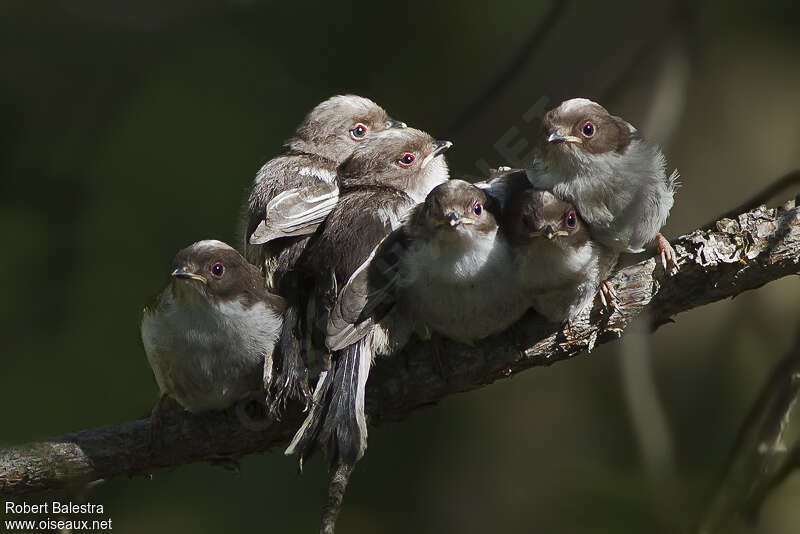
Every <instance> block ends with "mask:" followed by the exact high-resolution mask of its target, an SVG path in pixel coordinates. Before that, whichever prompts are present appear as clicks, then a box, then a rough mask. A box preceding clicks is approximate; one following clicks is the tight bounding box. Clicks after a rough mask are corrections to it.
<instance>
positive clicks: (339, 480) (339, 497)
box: [319, 462, 353, 534]
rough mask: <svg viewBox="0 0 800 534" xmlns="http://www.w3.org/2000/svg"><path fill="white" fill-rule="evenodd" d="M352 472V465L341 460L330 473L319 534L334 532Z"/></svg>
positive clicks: (332, 533) (331, 533)
mask: <svg viewBox="0 0 800 534" xmlns="http://www.w3.org/2000/svg"><path fill="white" fill-rule="evenodd" d="M352 473H353V466H352V465H351V464H347V463H343V462H339V463H338V464H336V466H335V468H334V470H333V472H332V473H331V480H330V482H329V483H328V502H327V503H326V504H325V509H324V510H323V511H322V525H321V526H320V529H319V532H320V534H334V531H335V529H336V518H337V517H339V511H340V510H341V509H342V501H343V500H344V493H345V491H346V490H347V483H348V482H349V481H350V475H351V474H352Z"/></svg>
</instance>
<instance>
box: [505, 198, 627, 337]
mask: <svg viewBox="0 0 800 534" xmlns="http://www.w3.org/2000/svg"><path fill="white" fill-rule="evenodd" d="M502 226H503V228H504V230H505V232H506V234H507V236H508V240H509V242H510V243H511V246H512V248H513V251H514V275H513V277H512V278H511V279H512V280H513V281H514V285H515V287H516V288H517V290H518V291H519V292H520V293H521V294H523V295H525V296H526V298H527V299H529V302H530V304H531V306H532V307H533V309H534V310H535V311H536V312H538V313H539V314H541V315H543V316H544V317H546V318H547V319H548V320H550V321H553V322H558V323H563V322H567V321H571V320H572V319H574V318H575V317H576V316H577V315H578V314H580V313H581V312H582V311H583V310H584V309H586V308H587V307H589V306H590V305H591V303H592V301H593V300H594V297H595V295H597V294H598V290H599V291H600V295H601V299H603V302H604V303H605V302H607V301H608V300H609V299H611V301H612V302H613V298H612V297H613V296H614V295H615V291H614V289H613V287H612V286H611V285H610V284H609V283H608V281H607V280H606V278H607V277H608V276H609V274H610V273H611V270H612V269H613V268H614V266H615V265H616V262H617V258H618V256H619V254H618V253H617V252H616V251H614V250H613V249H611V248H609V247H607V246H605V245H603V244H601V243H599V242H597V241H594V240H593V239H592V238H591V235H590V232H589V227H588V225H587V224H586V222H585V221H583V219H582V218H581V216H580V214H579V213H578V211H577V210H576V209H575V206H574V205H572V204H571V203H569V202H565V201H563V200H560V199H559V198H557V197H556V196H555V195H553V193H551V192H550V191H544V190H539V189H534V188H532V187H530V186H529V185H528V186H527V187H526V188H524V189H522V190H519V191H516V193H515V194H514V195H513V196H512V197H511V198H510V199H509V204H508V206H507V209H506V210H505V212H504V213H503V220H502Z"/></svg>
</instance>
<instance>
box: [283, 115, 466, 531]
mask: <svg viewBox="0 0 800 534" xmlns="http://www.w3.org/2000/svg"><path fill="white" fill-rule="evenodd" d="M451 146H452V143H451V142H450V141H437V140H434V139H433V138H432V137H431V136H430V135H428V134H427V133H425V132H422V131H420V130H416V129H413V128H405V129H392V130H386V131H384V132H380V133H378V134H376V135H374V136H373V137H372V138H371V139H367V140H366V141H364V143H362V144H360V145H359V146H358V147H357V148H356V149H355V150H354V151H353V154H352V155H351V156H350V157H349V158H347V159H346V160H345V161H344V162H343V163H342V164H341V165H340V166H339V168H338V169H337V175H336V179H337V183H338V187H339V191H340V194H339V199H338V202H337V204H336V206H335V208H334V209H333V211H332V212H331V213H330V215H328V216H327V218H326V219H325V221H324V222H323V223H322V225H321V226H320V228H319V229H318V231H317V233H316V234H315V235H314V237H313V238H312V239H311V241H310V242H309V244H308V245H307V246H306V248H305V250H304V251H303V254H302V256H301V258H300V259H299V260H298V262H297V268H298V270H299V271H300V272H302V273H304V275H305V276H306V278H307V280H308V281H309V282H307V283H303V284H301V285H302V286H303V287H313V288H314V289H313V291H312V293H311V294H310V295H308V296H307V297H306V298H304V299H303V302H305V303H306V305H305V306H300V309H308V308H310V309H313V310H314V314H313V317H311V318H308V319H307V321H306V322H307V323H309V324H310V326H307V327H306V328H305V331H306V332H309V333H310V337H311V339H312V343H314V345H315V347H316V351H317V352H318V353H319V354H320V357H321V359H322V360H323V361H324V362H325V364H326V365H325V367H324V368H323V370H322V371H321V372H320V374H319V378H318V379H317V384H316V387H315V389H314V393H313V402H312V405H311V408H310V409H309V413H308V415H307V416H306V418H305V420H304V422H303V424H302V425H301V427H300V428H299V430H298V431H297V433H296V434H295V436H294V438H293V439H292V441H291V443H290V444H289V447H288V448H287V449H286V454H296V455H297V456H298V457H299V463H300V466H301V467H302V464H303V462H304V461H305V459H307V458H309V457H310V456H311V454H312V453H313V452H314V451H315V450H316V449H317V448H322V449H323V450H324V451H325V452H326V453H327V455H328V457H329V460H330V463H331V466H332V475H331V480H330V485H329V501H328V504H327V506H326V508H325V511H324V512H323V520H322V527H321V532H326V533H327V532H333V529H334V526H335V521H336V517H337V516H338V512H339V509H340V507H341V502H342V499H343V496H344V491H345V488H346V485H347V481H348V480H349V477H350V474H351V473H352V470H353V467H354V466H355V464H356V463H357V462H358V460H359V459H360V458H361V457H362V456H363V454H364V450H365V449H366V443H367V424H366V415H365V413H364V391H365V386H366V382H367V378H368V376H369V370H370V366H371V364H372V360H373V357H374V356H375V355H376V354H380V353H383V352H386V351H389V350H390V348H389V347H388V346H386V345H387V344H388V343H391V341H390V340H387V339H383V338H382V335H381V334H382V333H381V332H380V331H378V329H374V330H373V332H371V333H368V334H367V335H365V336H364V337H363V338H362V339H360V340H359V341H358V342H356V343H353V344H351V345H349V346H347V347H344V348H342V349H341V350H336V351H332V352H330V355H329V351H328V350H327V347H325V340H324V333H325V325H326V323H327V319H328V314H329V312H330V310H331V309H333V306H334V305H335V300H336V296H337V293H338V288H339V287H341V286H343V285H344V284H345V282H346V281H347V280H348V279H349V277H350V276H351V275H352V273H353V272H354V271H355V270H356V269H357V268H358V267H359V266H360V265H361V264H362V263H363V262H364V261H365V260H366V259H367V257H368V256H369V255H370V253H371V252H372V250H373V249H374V247H375V246H376V245H377V244H378V243H380V241H381V240H382V239H383V238H384V237H386V236H387V235H389V234H390V233H391V232H392V231H393V230H394V229H396V228H398V227H399V226H400V224H401V223H402V220H403V218H404V216H405V215H406V214H407V212H408V211H409V210H410V209H411V208H413V206H414V205H415V204H416V202H415V200H414V198H412V196H411V194H412V193H414V194H416V193H415V192H417V191H422V190H425V189H428V190H430V189H432V188H433V187H435V186H436V185H438V184H440V183H443V182H445V181H446V180H447V179H448V178H449V170H448V167H447V163H446V162H445V160H444V158H443V157H441V155H442V154H443V153H444V152H445V151H446V150H448V149H449V148H450V147H451ZM425 193H426V194H427V191H425ZM309 302H310V305H309V304H308V303H309ZM315 333H316V334H318V335H311V334H315ZM328 355H329V356H328Z"/></svg>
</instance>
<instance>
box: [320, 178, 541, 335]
mask: <svg viewBox="0 0 800 534" xmlns="http://www.w3.org/2000/svg"><path fill="white" fill-rule="evenodd" d="M499 220H500V205H499V203H498V201H497V199H495V198H493V197H492V196H490V195H489V194H488V192H487V190H485V189H481V188H479V187H476V186H474V185H472V184H470V183H468V182H466V181H463V180H458V179H451V180H449V181H447V182H445V183H443V184H441V185H439V186H437V187H436V188H434V189H433V190H432V191H431V192H430V193H429V194H428V196H427V198H426V199H425V202H424V203H422V204H419V205H417V206H415V207H414V208H413V210H412V211H411V212H410V214H409V215H408V217H407V218H406V221H405V222H404V224H403V225H402V226H401V227H400V228H398V229H397V230H394V231H393V232H392V233H391V234H390V235H389V236H388V237H386V238H385V239H384V240H383V241H382V242H381V243H380V245H379V246H378V247H376V249H375V250H374V251H373V253H372V254H371V255H370V257H369V258H368V259H367V261H365V262H364V263H363V264H362V265H361V266H360V267H359V268H358V269H357V270H356V271H355V273H354V274H353V275H352V276H351V277H350V279H349V280H348V282H347V284H346V285H345V286H344V288H343V289H342V290H341V292H340V294H339V297H338V299H337V300H336V304H335V307H334V309H333V311H332V312H331V314H330V315H329V320H328V325H327V332H326V333H327V343H328V346H329V347H330V348H331V349H334V350H335V349H339V348H342V347H343V346H346V345H349V344H351V343H354V342H356V341H357V340H358V339H359V338H360V337H361V336H362V335H363V333H364V332H366V331H369V329H370V328H372V325H374V324H380V326H381V327H382V328H383V330H385V331H388V332H390V333H391V334H392V338H393V339H395V345H398V344H400V343H401V340H406V339H407V338H408V337H409V336H410V334H411V333H417V334H418V335H420V336H421V337H423V338H424V337H428V336H429V334H430V333H437V334H440V335H442V336H443V337H446V338H449V339H453V340H456V341H459V342H462V343H473V342H474V341H477V340H479V339H483V338H485V337H488V336H489V335H491V334H494V333H497V332H500V331H502V330H505V329H506V328H507V327H508V326H510V325H511V324H512V323H513V322H515V321H516V320H517V319H519V318H520V317H521V316H522V315H523V314H524V313H525V311H526V310H527V308H528V307H529V304H527V303H526V302H525V299H523V298H521V295H520V293H519V292H518V291H517V290H516V288H513V287H511V286H509V285H508V284H507V283H506V282H507V281H508V280H509V277H510V276H512V274H513V273H514V265H513V261H512V251H511V247H510V246H509V242H508V241H507V239H506V238H505V236H504V235H503V233H502V232H501V231H500V227H499V225H498V222H499ZM387 318H388V325H387V324H386V323H387ZM396 332H399V334H398V333H396Z"/></svg>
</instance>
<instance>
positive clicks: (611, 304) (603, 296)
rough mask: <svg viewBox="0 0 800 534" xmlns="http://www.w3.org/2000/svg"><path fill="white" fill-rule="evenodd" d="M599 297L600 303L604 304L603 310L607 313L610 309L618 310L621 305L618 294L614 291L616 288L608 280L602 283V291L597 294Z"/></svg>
mask: <svg viewBox="0 0 800 534" xmlns="http://www.w3.org/2000/svg"><path fill="white" fill-rule="evenodd" d="M597 295H598V296H599V297H600V302H601V303H602V304H603V309H605V310H606V311H608V309H609V308H616V307H617V306H618V305H619V304H618V301H619V298H618V297H617V292H616V291H615V290H614V286H613V285H611V282H610V281H608V280H603V281H602V282H600V289H599V291H598V292H597Z"/></svg>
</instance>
